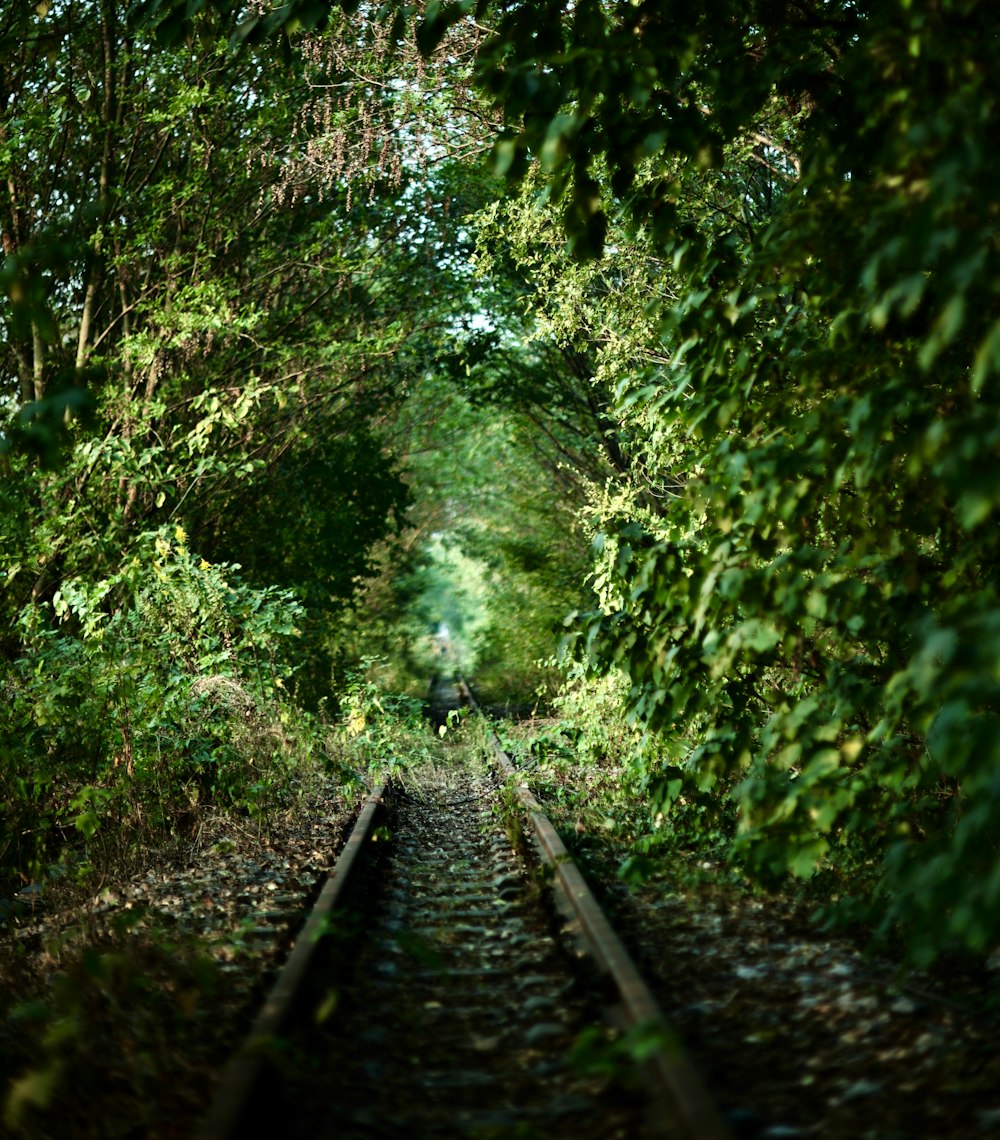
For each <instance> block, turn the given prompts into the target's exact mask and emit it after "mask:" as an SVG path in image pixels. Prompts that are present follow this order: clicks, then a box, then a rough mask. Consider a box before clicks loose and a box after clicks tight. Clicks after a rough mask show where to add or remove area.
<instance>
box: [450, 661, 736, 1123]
mask: <svg viewBox="0 0 1000 1140" xmlns="http://www.w3.org/2000/svg"><path fill="white" fill-rule="evenodd" d="M458 687H459V690H460V691H461V693H462V695H463V697H464V698H465V699H466V700H468V702H469V705H470V706H471V707H472V708H473V709H476V710H477V711H478V709H479V706H478V705H477V703H476V700H475V697H474V696H473V695H472V692H471V690H470V689H469V686H468V685H467V684H466V682H465V681H464V679H462V678H459V679H458ZM492 744H493V751H494V754H495V756H496V760H497V765H498V767H499V768H500V771H501V772H502V773H503V774H504V776H505V778H507V779H508V780H513V781H514V787H515V789H516V791H517V795H518V798H519V799H520V801H521V804H522V805H523V807H524V809H525V811H526V812H527V814H528V818H529V819H530V821H531V826H532V829H533V830H534V833H535V838H536V839H537V841H538V847H539V849H540V851H541V854H542V857H543V859H544V860H545V862H546V863H547V865H548V866H550V867H551V868H552V871H553V874H554V879H555V883H556V886H557V889H558V890H559V891H561V893H562V896H563V901H564V904H565V906H566V909H567V910H568V912H569V913H570V914H571V915H572V918H573V922H574V925H575V928H576V932H577V933H578V934H579V935H580V937H581V939H582V940H583V942H584V944H585V946H586V947H587V949H588V950H589V952H590V954H591V956H592V958H593V959H594V961H595V962H596V964H597V966H598V968H599V969H600V970H601V971H602V972H603V973H605V974H607V975H608V976H609V977H610V978H611V981H612V983H613V985H614V987H615V989H616V990H617V993H618V996H619V999H620V1001H621V1005H622V1010H623V1012H624V1015H625V1021H626V1028H637V1027H640V1026H641V1027H643V1029H644V1030H648V1031H649V1034H650V1040H651V1041H656V1042H657V1043H658V1045H657V1047H656V1048H655V1050H654V1051H653V1052H652V1053H651V1054H650V1055H649V1056H648V1058H647V1059H646V1062H645V1069H646V1074H647V1077H648V1078H649V1081H650V1084H651V1088H652V1093H653V1100H654V1111H655V1114H656V1117H655V1119H653V1120H651V1131H653V1133H654V1135H657V1136H663V1137H670V1138H672V1140H732V1133H731V1131H730V1129H729V1126H728V1125H727V1124H726V1122H725V1120H724V1119H723V1117H722V1115H721V1113H720V1112H719V1110H718V1108H716V1106H715V1103H714V1102H713V1101H712V1099H711V1097H710V1096H709V1094H708V1091H707V1089H706V1088H705V1086H704V1084H703V1082H702V1080H701V1078H700V1076H699V1075H698V1073H697V1072H696V1071H695V1069H694V1067H693V1066H692V1065H691V1062H690V1061H689V1060H688V1058H687V1056H686V1055H685V1053H684V1051H683V1049H682V1048H681V1045H680V1043H679V1042H678V1040H677V1038H676V1036H675V1034H674V1033H673V1031H672V1030H671V1029H670V1027H669V1025H668V1023H667V1020H666V1017H665V1016H664V1014H663V1012H662V1010H661V1009H660V1006H659V1003H658V1002H657V1000H656V998H655V997H654V996H653V993H652V991H651V990H650V989H649V986H648V985H647V984H646V982H645V980H644V979H643V977H642V975H641V974H640V973H639V970H638V968H637V967H636V965H635V963H634V962H633V961H632V958H631V956H630V954H629V953H628V951H627V950H626V949H625V947H624V945H623V944H622V942H621V939H620V938H619V937H618V935H617V934H616V933H615V932H614V930H613V929H612V927H611V924H610V922H609V921H608V919H607V916H606V915H605V914H604V911H603V910H602V909H601V907H600V905H599V904H598V902H597V900H596V898H594V895H593V893H592V892H591V890H590V888H589V887H588V886H587V883H586V880H585V879H584V877H583V875H582V874H581V873H580V869H579V868H578V867H577V866H576V864H575V863H574V862H573V859H572V857H571V856H570V854H569V852H568V851H567V850H566V846H565V844H564V843H563V841H562V839H561V838H560V837H559V834H558V832H557V831H556V829H555V828H554V827H553V826H552V823H551V822H550V820H549V819H548V817H547V816H546V815H545V812H544V811H543V810H542V806H541V804H540V803H539V802H538V800H537V799H536V798H535V796H534V794H533V793H532V791H531V789H530V788H529V787H528V786H527V784H525V783H524V781H523V780H522V779H521V777H520V774H519V772H518V770H517V768H516V767H515V766H514V763H513V761H512V760H511V758H510V756H508V755H507V753H506V752H505V751H504V749H503V746H502V745H501V743H500V740H499V739H498V737H497V736H496V734H495V733H493V734H492Z"/></svg>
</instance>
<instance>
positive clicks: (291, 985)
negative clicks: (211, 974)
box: [201, 682, 728, 1140]
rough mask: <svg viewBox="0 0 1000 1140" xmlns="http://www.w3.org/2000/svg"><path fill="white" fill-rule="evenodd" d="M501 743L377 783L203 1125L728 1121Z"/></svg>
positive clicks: (618, 1128)
mask: <svg viewBox="0 0 1000 1140" xmlns="http://www.w3.org/2000/svg"><path fill="white" fill-rule="evenodd" d="M435 698H436V704H437V706H438V710H439V716H443V715H444V712H445V710H447V709H448V708H449V707H457V706H458V704H460V703H468V702H469V701H471V699H472V698H471V694H470V693H469V692H468V689H467V688H466V687H465V686H464V683H461V682H460V683H459V684H458V685H457V686H451V685H448V684H445V685H442V686H439V688H438V691H437V692H436V694H435ZM494 748H495V753H496V755H495V765H494V766H492V767H488V766H486V765H485V764H483V765H479V766H472V765H469V764H454V763H449V762H448V759H447V753H448V749H447V745H446V744H445V745H442V748H441V753H442V760H441V762H440V763H435V764H433V765H425V766H424V767H423V768H422V769H421V770H420V771H419V772H418V773H416V774H414V775H412V776H410V777H408V778H407V780H406V781H405V783H395V784H391V785H385V786H382V787H379V788H377V789H375V791H374V792H373V793H372V795H371V796H370V797H369V799H368V801H367V803H366V804H365V806H364V808H363V809H362V812H361V815H360V817H359V820H358V824H357V825H356V827H355V829H354V831H353V833H352V835H351V837H350V839H349V840H348V843H347V845H346V847H345V849H344V853H343V855H342V856H341V858H340V860H339V862H338V864H337V867H336V868H335V869H334V871H333V873H332V874H331V877H330V879H329V881H328V882H327V884H326V886H325V888H324V891H323V893H322V895H321V896H320V899H319V901H318V903H317V905H316V908H315V909H314V911H313V913H312V915H311V916H310V919H309V921H308V923H307V924H306V927H305V928H304V930H303V933H302V934H301V935H300V937H299V938H298V940H297V941H296V943H295V946H294V948H293V951H292V954H291V956H290V958H289V960H288V962H287V964H286V966H285V968H284V970H283V972H282V974H281V975H280V976H279V978H278V980H277V982H276V984H275V987H274V990H273V991H272V993H271V995H270V997H269V998H268V1000H267V1002H266V1003H265V1006H264V1008H263V1010H262V1011H261V1014H260V1015H259V1017H258V1019H257V1022H256V1024H255V1025H254V1028H253V1030H252V1031H251V1034H250V1036H249V1038H248V1040H247V1042H246V1043H245V1045H244V1047H243V1049H242V1050H241V1051H240V1053H239V1054H238V1055H237V1056H236V1057H235V1058H234V1059H233V1061H232V1062H231V1064H230V1065H229V1067H228V1069H227V1070H226V1072H225V1074H224V1076H223V1079H222V1082H221V1085H220V1089H219V1093H218V1096H217V1099H216V1102H215V1105H214V1106H213V1109H212V1112H211V1113H210V1115H209V1117H208V1118H207V1120H206V1121H205V1124H204V1127H203V1129H202V1132H201V1136H202V1140H209V1138H210V1140H225V1138H228V1137H231V1136H236V1135H240V1134H246V1132H247V1129H248V1126H249V1125H250V1124H252V1130H253V1131H254V1132H255V1133H258V1134H266V1133H267V1132H269V1131H270V1130H273V1131H274V1132H275V1134H280V1135H282V1136H283V1137H291V1138H294V1137H303V1138H304V1137H309V1138H310V1140H313V1138H316V1137H326V1136H329V1137H334V1136H336V1137H342V1138H345V1140H355V1138H357V1140H360V1138H361V1137H366V1138H368V1137H385V1138H392V1137H400V1138H402V1137H406V1138H407V1140H422V1138H424V1137H428V1138H432V1137H433V1138H436V1137H442V1138H444V1137H449V1138H450V1137H455V1138H459V1137H463V1138H464V1137H468V1138H476V1140H490V1138H497V1140H499V1138H501V1137H503V1138H505V1140H508V1138H514V1137H520V1138H522V1140H528V1138H533V1137H534V1138H539V1140H542V1138H545V1140H548V1138H552V1140H561V1138H562V1137H572V1138H573V1140H591V1138H593V1140H616V1138H622V1140H626V1138H633V1137H635V1138H645V1137H668V1136H669V1137H676V1138H679V1140H683V1138H688V1140H694V1138H698V1140H723V1138H724V1137H726V1136H727V1135H728V1133H727V1130H726V1128H725V1125H724V1123H723V1122H722V1120H721V1119H720V1117H719V1116H718V1114H717V1113H716V1111H715V1109H714V1107H713V1106H712V1104H711V1102H710V1100H709V1098H708V1096H707V1095H706V1094H705V1092H704V1090H703V1088H702V1086H701V1084H700V1082H699V1081H698V1079H697V1077H696V1076H695V1074H694V1073H693V1072H692V1070H691V1068H690V1066H689V1065H688V1063H687V1061H686V1059H685V1058H684V1056H683V1054H682V1053H681V1051H680V1049H679V1048H678V1046H677V1045H676V1043H675V1042H674V1041H673V1040H672V1039H671V1037H670V1035H669V1031H668V1030H667V1028H666V1026H665V1024H664V1023H663V1019H662V1017H661V1015H660V1014H659V1011H658V1010H657V1008H656V1006H655V1003H654V1002H653V999H652V998H651V996H650V995H649V993H648V991H647V990H646V988H645V985H644V983H643V982H642V979H641V978H640V977H639V975H638V973H637V972H636V971H635V968H634V966H632V964H631V962H630V961H629V960H628V957H627V955H626V954H625V952H624V950H623V949H622V947H621V945H620V943H618V940H617V938H616V937H615V935H614V933H613V931H611V928H610V926H609V925H608V924H607V920H606V919H605V918H604V916H603V914H602V913H601V912H600V910H599V909H598V908H597V906H596V903H594V901H593V899H592V897H591V896H590V894H589V891H587V889H586V886H585V884H584V883H583V881H582V878H581V877H580V876H579V872H578V871H577V870H576V868H575V866H573V864H572V862H571V861H570V860H569V858H568V856H567V855H566V852H565V849H564V848H562V845H561V843H560V841H559V839H558V836H557V835H556V834H555V832H554V831H553V830H552V827H551V824H549V823H548V821H547V819H545V817H544V814H543V813H542V812H541V809H540V806H539V805H538V804H537V803H536V802H535V801H534V799H533V797H531V795H530V792H528V791H527V789H526V788H523V787H519V786H518V785H517V782H516V773H514V772H513V770H512V768H511V766H510V761H509V758H507V757H506V756H505V754H504V753H503V751H502V749H501V748H500V746H499V742H495V743H494ZM518 800H519V801H520V807H519V809H517V811H516V812H515V809H514V808H513V806H512V801H518ZM518 820H520V821H522V822H523V821H526V822H527V823H528V824H529V826H528V827H527V828H525V829H524V831H523V832H521V830H520V829H521V826H522V822H518ZM519 834H528V835H532V834H533V836H534V839H533V841H532V842H531V844H530V845H529V846H530V847H532V848H534V849H536V850H537V852H538V855H537V857H534V856H530V857H529V858H525V857H524V854H523V853H522V852H521V851H519V850H517V848H518V847H524V846H525V845H524V844H523V843H519V842H518V841H517V839H518V835H519ZM512 836H513V840H514V841H513V842H512ZM553 901H555V902H556V903H557V904H558V906H557V907H555V906H553ZM630 1042H632V1043H633V1045H634V1047H633V1048H630V1047H629V1043H630ZM637 1054H638V1055H641V1057H642V1063H641V1064H640V1062H639V1061H638V1060H637V1059H636V1055H637Z"/></svg>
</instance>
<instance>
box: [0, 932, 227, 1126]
mask: <svg viewBox="0 0 1000 1140" xmlns="http://www.w3.org/2000/svg"><path fill="white" fill-rule="evenodd" d="M129 919H130V922H131V923H132V925H135V924H136V923H140V922H142V921H143V916H142V915H140V914H138V913H135V914H131V915H129ZM77 935H78V932H74V931H69V932H68V933H67V934H66V935H64V936H63V939H62V944H61V945H53V946H50V947H49V951H50V954H51V955H52V957H53V959H54V960H55V962H56V963H57V964H58V966H59V969H58V970H57V971H56V972H55V973H54V976H53V979H52V984H51V987H50V988H49V990H48V992H47V993H46V995H45V997H44V999H41V1000H39V999H34V1000H30V1001H22V1002H20V1003H19V1004H17V1005H14V1006H13V1007H11V1009H10V1010H9V1011H8V1012H7V1016H6V1023H7V1025H8V1026H9V1027H10V1028H12V1029H14V1030H15V1031H16V1035H17V1037H18V1051H19V1052H22V1053H23V1055H24V1056H25V1057H30V1058H31V1063H30V1065H28V1066H27V1067H25V1068H24V1069H23V1071H21V1072H17V1073H15V1074H12V1079H11V1080H10V1082H9V1083H8V1084H7V1086H6V1088H5V1089H4V1103H3V1106H2V1111H3V1123H4V1125H5V1126H6V1129H9V1133H8V1134H9V1135H11V1136H32V1137H48V1136H56V1135H60V1134H62V1133H64V1132H65V1129H66V1119H67V1113H71V1114H76V1119H77V1120H78V1121H79V1119H80V1116H79V1114H80V1112H81V1109H80V1106H81V1104H84V1103H89V1101H88V1097H89V1094H90V1093H91V1092H92V1090H93V1088H94V1087H95V1085H96V1086H97V1087H101V1088H107V1087H108V1086H110V1087H111V1088H115V1087H118V1088H128V1089H129V1091H130V1096H131V1098H132V1100H133V1101H134V1103H135V1104H136V1105H139V1106H142V1108H143V1109H145V1111H146V1113H147V1114H148V1112H149V1109H148V1105H150V1104H152V1103H153V1102H154V1100H155V1098H153V1097H152V1096H151V1095H147V1092H149V1093H151V1092H152V1090H154V1089H156V1088H157V1087H158V1085H159V1084H160V1083H161V1082H162V1081H163V1080H165V1079H171V1078H170V1074H171V1073H172V1071H175V1069H176V1055H177V1052H176V1050H177V1042H176V1040H175V1038H176V1036H178V1033H177V1030H178V1028H179V1027H181V1026H186V1027H192V1026H197V1025H198V1024H202V1025H203V1024H204V1019H205V1018H206V1017H207V1016H209V1014H208V1012H207V1009H206V1006H207V1004H208V1003H207V1002H206V998H208V997H210V996H211V995H212V993H213V992H214V990H215V988H216V985H217V981H218V979H217V976H216V969H215V966H214V963H213V962H212V961H211V960H210V959H209V958H208V957H207V956H206V955H205V954H204V953H203V951H202V950H201V949H200V948H199V947H198V946H197V945H196V944H194V943H193V942H192V941H191V940H189V939H186V938H183V937H178V936H177V934H176V932H173V933H169V932H168V931H166V930H155V929H150V928H149V927H148V924H147V929H146V930H144V931H142V932H141V933H140V934H131V935H130V934H128V933H126V931H125V929H124V926H123V928H122V929H121V930H120V931H119V932H118V934H117V936H116V937H115V938H114V939H113V940H112V941H111V944H110V945H108V944H105V945H103V946H100V947H95V946H92V945H91V946H87V947H86V948H85V949H82V950H81V949H80V947H79V946H77V945H75V944H74V942H75V941H76V938H77ZM188 1032H191V1029H190V1028H189V1029H188ZM144 1090H146V1091H144ZM89 1115H90V1114H86V1113H85V1114H84V1118H88V1117H89ZM94 1125H95V1129H99V1128H101V1126H102V1125H103V1130H104V1132H105V1133H106V1134H107V1133H109V1132H110V1133H112V1134H114V1133H115V1132H116V1131H118V1130H119V1129H117V1127H116V1125H117V1122H113V1121H110V1120H104V1121H103V1122H102V1125H101V1124H98V1122H97V1121H96V1120H95V1121H94ZM161 1125H162V1121H159V1120H156V1119H146V1120H144V1121H142V1122H141V1127H142V1128H143V1130H144V1131H151V1132H155V1131H157V1130H158V1129H159V1128H160V1127H161ZM136 1126H137V1127H139V1126H140V1124H139V1122H136Z"/></svg>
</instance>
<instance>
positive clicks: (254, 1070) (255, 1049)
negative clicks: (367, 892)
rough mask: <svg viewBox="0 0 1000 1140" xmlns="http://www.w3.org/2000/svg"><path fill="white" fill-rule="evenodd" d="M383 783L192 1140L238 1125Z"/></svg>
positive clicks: (226, 1139)
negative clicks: (196, 1136)
mask: <svg viewBox="0 0 1000 1140" xmlns="http://www.w3.org/2000/svg"><path fill="white" fill-rule="evenodd" d="M387 786H388V785H387V783H383V784H380V785H379V786H378V787H377V788H375V790H374V791H373V792H371V794H370V795H369V796H368V798H367V800H365V803H364V805H363V807H362V808H361V812H360V814H359V815H358V819H357V822H356V823H355V824H354V827H353V829H352V830H351V834H350V836H349V837H348V839H347V842H346V843H345V844H344V847H343V849H342V850H341V853H340V855H339V856H338V858H337V862H336V864H335V865H334V868H333V870H332V871H331V872H330V875H329V877H328V878H327V880H326V883H325V884H324V885H323V889H322V891H320V895H319V898H318V899H317V900H316V902H315V904H314V905H313V908H312V910H311V911H310V913H309V918H308V919H307V920H306V924H305V926H303V928H302V930H301V932H300V933H299V935H298V937H297V938H296V940H295V944H294V945H293V947H292V951H291V953H290V954H289V956H288V958H287V959H286V960H285V964H284V966H282V968H281V971H280V973H279V974H278V977H277V979H276V980H275V982H274V985H273V986H272V988H271V991H270V993H269V994H268V996H267V1000H266V1001H265V1002H264V1005H263V1007H262V1008H261V1010H260V1013H258V1015H257V1018H256V1020H255V1021H254V1023H253V1026H252V1028H251V1029H250V1032H249V1033H248V1034H247V1037H246V1039H245V1040H244V1042H243V1045H242V1046H241V1047H240V1049H239V1051H238V1052H237V1053H236V1054H235V1055H234V1056H233V1057H232V1059H231V1060H230V1061H229V1062H228V1064H227V1065H226V1067H225V1069H224V1070H223V1072H222V1076H221V1078H220V1080H219V1085H218V1088H217V1089H216V1094H215V1099H214V1101H213V1103H212V1107H211V1109H210V1110H209V1112H208V1115H207V1116H206V1117H205V1119H204V1121H203V1122H202V1125H201V1128H200V1129H199V1131H198V1140H231V1138H232V1137H234V1136H236V1135H237V1134H238V1133H239V1131H240V1129H241V1127H243V1125H244V1117H245V1116H246V1113H247V1110H248V1109H249V1106H250V1100H251V1097H252V1095H253V1091H254V1086H255V1084H256V1083H257V1081H258V1078H259V1077H260V1075H261V1072H262V1069H263V1067H264V1064H265V1061H266V1059H267V1053H268V1046H269V1044H270V1042H271V1041H272V1040H273V1039H274V1037H276V1036H277V1035H278V1034H279V1033H280V1032H281V1031H282V1029H283V1028H284V1027H285V1026H286V1025H287V1023H288V1021H289V1018H290V1015H291V1012H292V1009H293V1007H294V1005H295V1002H296V1000H297V998H298V995H299V992H300V989H301V986H302V981H303V979H304V978H305V976H306V973H307V971H308V969H309V965H310V963H311V962H312V959H313V956H314V954H315V951H316V947H317V945H318V944H319V941H320V939H321V938H322V936H323V934H324V932H325V931H326V928H327V924H328V922H329V918H330V915H331V914H332V913H333V911H334V910H335V909H336V907H337V905H338V903H339V902H340V899H341V896H342V894H343V891H344V887H345V885H346V884H347V882H348V880H349V878H350V874H351V871H352V869H353V868H354V866H355V863H356V862H357V860H358V858H359V856H360V854H361V851H362V850H363V848H364V846H365V843H366V842H367V841H368V838H369V836H370V834H371V832H372V829H373V827H374V824H375V819H376V817H377V815H378V813H379V810H380V808H381V807H382V804H383V802H384V798H385V793H386V788H387Z"/></svg>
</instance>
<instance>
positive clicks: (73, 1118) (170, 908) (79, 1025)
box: [0, 777, 361, 1140]
mask: <svg viewBox="0 0 1000 1140" xmlns="http://www.w3.org/2000/svg"><path fill="white" fill-rule="evenodd" d="M360 799H361V792H360V791H349V792H346V793H345V789H344V788H342V787H341V786H340V785H339V784H338V783H337V782H336V781H334V780H332V779H331V780H325V779H323V778H322V777H315V778H314V779H313V783H312V785H311V789H310V790H309V791H308V792H307V793H305V794H303V796H302V798H301V799H299V800H298V801H296V802H295V803H294V804H293V805H290V806H289V807H288V808H286V809H285V810H283V811H274V812H272V813H271V815H270V817H269V819H268V822H267V828H266V830H258V828H257V826H256V825H255V824H253V823H251V822H250V821H245V822H243V823H241V822H239V821H236V820H233V819H232V818H231V817H227V816H224V815H221V814H218V815H215V814H212V813H206V814H205V816H204V818H203V820H202V822H201V826H200V827H199V828H198V831H197V833H196V835H195V837H193V838H192V839H190V840H188V841H185V842H183V843H174V844H173V845H172V846H171V847H170V848H169V849H167V850H160V851H155V852H154V851H151V852H149V853H148V854H147V857H146V858H145V860H142V861H140V862H138V863H134V864H133V865H132V866H131V867H130V868H129V869H128V870H127V871H125V870H123V871H122V872H121V873H120V874H119V875H118V876H117V877H116V878H115V879H114V881H111V880H110V879H108V880H105V882H104V883H103V884H102V885H101V887H100V889H99V890H97V891H96V892H95V893H93V894H91V895H90V896H89V897H87V898H81V897H80V894H79V891H78V890H77V891H70V890H68V889H65V890H63V891H62V892H61V893H60V892H59V891H55V892H52V893H50V894H48V895H47V896H45V897H44V898H42V899H41V900H40V901H39V902H38V903H37V905H36V906H35V907H34V909H33V908H32V907H31V906H30V905H29V904H27V903H26V902H25V901H24V900H20V899H19V900H16V903H17V905H16V906H15V907H14V909H13V911H12V912H9V913H8V914H7V916H6V921H5V922H4V923H3V924H2V925H0V1074H11V1079H10V1080H9V1082H8V1080H6V1079H5V1080H3V1081H2V1088H0V1108H2V1115H0V1136H8V1135H9V1136H12V1137H25V1138H26V1137H30V1138H31V1140H48V1138H50V1137H51V1138H56V1137H58V1138H59V1140H77V1138H80V1140H83V1138H87V1140H89V1138H91V1137H93V1138H100V1140H117V1138H120V1137H130V1138H133V1137H134V1138H140V1137H141V1138H147V1137H149V1138H157V1140H174V1138H177V1140H180V1138H182V1137H184V1138H187V1137H190V1136H192V1135H194V1133H195V1131H196V1126H197V1121H198V1119H199V1117H200V1116H201V1115H202V1114H204V1112H205V1111H206V1109H207V1107H208V1104H209V1100H210V1097H211V1095H212V1091H213V1088H214V1085H215V1082H216V1079H217V1077H218V1074H219V1071H220V1069H221V1067H222V1065H223V1064H224V1063H225V1061H226V1060H227V1059H228V1057H229V1055H230V1054H231V1053H232V1051H233V1050H234V1049H235V1048H236V1047H237V1046H238V1045H239V1044H240V1042H241V1041H242V1038H243V1036H244V1034H245V1033H246V1031H247V1029H248V1028H249V1025H250V1022H251V1020H252V1018H253V1015H254V1014H255V1013H256V1011H257V1007H258V1006H259V1004H260V1002H261V1001H262V999H263V996H264V994H265V993H266V991H267V987H268V985H269V981H270V979H271V977H272V976H273V973H274V970H275V967H276V966H277V965H279V964H280V962H281V960H282V958H283V956H284V954H285V952H286V951H287V949H288V947H289V945H290V941H291V938H292V937H293V936H294V934H295V933H297V930H298V928H299V926H300V925H301V923H302V922H303V921H304V918H305V914H306V911H307V908H308V907H309V906H310V905H311V903H312V901H313V900H314V898H315V896H316V894H317V893H318V890H319V889H320V887H321V886H322V883H323V882H324V881H325V878H326V875H327V873H328V871H329V869H330V868H331V867H332V865H333V863H334V861H335V860H336V857H337V854H338V853H339V851H340V848H341V846H342V844H343V840H344V838H345V836H346V833H347V830H348V828H349V825H350V823H351V822H352V819H353V817H354V816H355V815H356V811H357V807H358V804H359V802H360Z"/></svg>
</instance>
